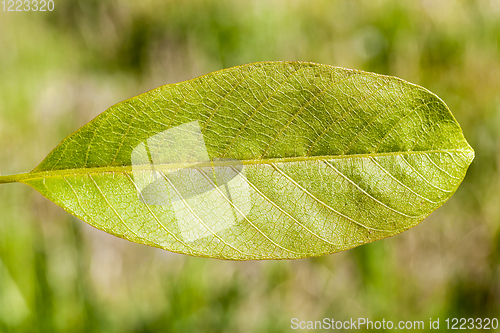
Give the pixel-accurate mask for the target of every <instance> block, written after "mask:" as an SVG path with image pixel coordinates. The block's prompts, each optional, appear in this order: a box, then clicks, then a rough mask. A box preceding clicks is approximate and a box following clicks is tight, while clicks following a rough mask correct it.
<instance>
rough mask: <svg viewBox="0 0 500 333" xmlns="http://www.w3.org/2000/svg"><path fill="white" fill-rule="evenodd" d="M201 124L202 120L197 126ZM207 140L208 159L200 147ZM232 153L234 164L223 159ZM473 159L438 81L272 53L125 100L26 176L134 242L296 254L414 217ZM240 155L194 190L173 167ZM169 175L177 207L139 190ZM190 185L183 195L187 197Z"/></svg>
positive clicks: (443, 194) (448, 189) (434, 203)
mask: <svg viewBox="0 0 500 333" xmlns="http://www.w3.org/2000/svg"><path fill="white" fill-rule="evenodd" d="M193 122H197V123H196V126H198V127H197V129H196V130H195V129H188V130H186V128H187V127H186V124H192V123H193ZM173 129H177V132H176V133H181V132H182V131H184V133H188V135H187V136H182V135H181V136H179V134H175V135H174V134H172V133H173V132H172V130H173ZM181 129H182V131H181ZM168 131H170V132H168ZM179 131H180V132H179ZM167 132H168V133H167ZM158 133H166V134H163V136H161V140H160V141H161V142H160V141H158V142H159V143H155V141H154V140H153V141H151V138H154V137H155V135H158ZM176 135H177V136H176ZM179 138H181V139H180V141H179ZM189 138H190V139H189ZM148 140H149V141H148ZM190 140H191V141H190ZM196 140H202V142H203V144H199V143H197V142H198V141H196ZM150 141H151V142H150ZM167 141H168V142H167ZM141 142H149V146H150V148H152V149H150V150H151V151H152V152H151V151H150V152H149V153H147V154H149V155H147V154H146V150H143V151H144V153H143V155H144V156H143V158H142V160H141V161H142V162H140V163H142V164H141V165H140V168H139V169H137V168H135V171H134V166H133V165H132V164H133V163H132V161H131V154H133V150H134V149H135V148H136V147H138V146H139V145H140V144H141ZM178 142H182V143H183V144H184V146H185V147H188V148H182V145H179V144H178ZM193 142H194V143H193ZM198 146H200V147H201V146H203V149H205V151H206V156H208V157H203V158H202V157H200V156H202V155H203V154H202V155H200V153H193V152H196V151H197V149H198V148H196V147H198ZM165 147H167V148H165ZM168 147H170V148H168ZM165 151H169V152H170V153H165ZM179 151H180V153H179ZM172 152H176V153H177V154H178V155H179V156H177V157H174V156H173V155H172V154H171V153H172ZM146 155H147V156H149V157H148V158H149V160H148V159H147V158H146ZM164 155H165V156H164ZM167 155H168V157H167ZM181 155H182V156H181ZM141 156H142V155H141ZM203 156H205V155H203ZM225 157H229V158H231V159H233V162H227V161H226V162H220V161H217V159H220V158H225ZM193 158H194V159H193ZM154 159H156V160H155V162H154V163H153V160H154ZM190 159H191V160H190ZM472 159H473V150H472V148H470V146H469V145H468V144H467V142H466V141H465V138H464V137H463V134H462V132H461V129H460V127H459V125H458V123H457V122H456V120H455V119H454V117H453V115H452V114H451V113H450V111H449V110H448V108H447V107H446V105H445V104H444V102H442V101H441V100H440V99H439V98H438V97H437V96H435V95H434V94H432V93H430V92H428V91H427V90H425V89H424V88H421V87H418V86H415V85H412V84H410V83H407V82H405V81H403V80H400V79H397V78H392V77H385V76H381V75H376V74H371V73H365V72H361V71H354V70H346V69H342V68H337V67H331V66H325V65H317V64H311V63H299V62H293V63H286V62H270V63H256V64H249V65H244V66H240V67H236V68H230V69H226V70H223V71H219V72H215V73H211V74H208V75H206V76H203V77H200V78H196V79H193V80H190V81H186V82H181V83H178V84H174V85H167V86H163V87H159V88H157V89H155V90H152V91H150V92H148V93H145V94H142V95H139V96H137V97H134V98H132V99H130V100H127V101H125V102H122V103H119V104H117V105H115V106H113V107H111V108H110V109H108V110H107V111H106V112H104V113H103V114H101V115H100V116H98V117H97V118H96V119H94V120H93V121H92V122H90V123H89V124H87V125H85V126H84V127H82V128H81V129H80V130H78V131H77V132H75V133H74V134H72V135H71V136H69V137H68V138H67V139H65V140H64V141H63V142H62V143H61V144H60V145H59V146H58V147H57V148H56V149H55V150H54V151H53V152H52V153H51V154H49V156H48V157H47V158H46V159H45V160H44V161H43V162H42V163H41V164H40V165H39V166H38V167H37V168H36V169H35V170H33V172H32V173H31V174H29V175H27V176H26V178H25V179H23V180H22V181H23V182H25V183H27V184H29V185H31V186H32V187H34V188H35V189H37V190H39V191H40V192H41V193H42V194H43V195H45V196H46V197H48V198H49V199H51V200H52V201H54V202H56V203H57V204H59V205H61V206H62V207H63V208H64V209H66V210H67V211H69V212H70V213H71V214H73V215H75V216H77V217H79V218H81V219H82V220H84V221H86V222H89V223H90V224H91V225H93V226H95V227H97V228H99V229H101V230H105V231H107V232H109V233H112V234H114V235H117V236H119V237H123V238H126V239H129V240H131V241H135V242H138V243H144V244H148V245H152V246H156V247H160V248H164V249H168V250H170V251H174V252H179V253H186V254H191V255H198V256H206V257H216V258H223V259H236V260H245V259H291V258H302V257H308V256H316V255H322V254H327V253H333V252H338V251H341V250H345V249H348V248H351V247H354V246H357V245H360V244H364V243H367V242H370V241H373V240H376V239H380V238H384V237H388V236H392V235H394V234H397V233H399V232H402V231H404V230H407V229H409V228H411V227H412V226H414V225H416V224H418V223H419V222H420V221H421V220H423V218H425V217H426V216H427V215H429V214H430V213H431V212H432V211H434V210H435V209H436V208H437V207H439V206H440V205H441V204H442V203H443V202H444V201H446V200H447V199H448V198H449V197H450V196H451V195H452V194H453V193H454V192H455V190H456V189H457V187H458V185H459V184H460V182H461V180H462V179H463V177H464V176H465V172H466V170H467V167H468V165H469V164H470V163H471V161H472ZM234 160H239V161H240V162H241V164H242V165H243V167H242V170H241V171H240V172H239V173H234V174H235V176H233V178H231V179H230V180H228V181H226V183H224V184H223V185H224V186H226V187H224V186H223V185H217V186H215V185H216V183H215V182H213V181H212V178H210V177H213V176H211V175H209V174H205V175H203V174H202V173H201V174H200V175H198V176H196V177H195V178H193V179H196V183H200V184H201V183H205V187H206V189H207V190H205V192H201V191H200V192H199V193H198V192H196V193H195V194H196V195H197V197H196V198H194V199H193V198H190V197H189V196H187V197H186V195H185V193H184V195H181V194H182V193H181V192H182V189H183V188H184V189H185V188H186V186H188V185H181V187H180V188H181V191H180V192H179V190H176V185H175V184H177V183H176V182H175V180H174V181H172V179H173V178H172V177H174V178H175V176H172V170H193V171H192V172H191V171H185V173H186V175H194V174H196V172H197V171H196V168H198V170H205V169H203V168H206V167H207V166H208V165H211V166H212V169H213V171H214V172H216V171H217V170H218V172H225V173H227V172H231V171H230V169H231V168H234V165H233V164H234V163H235V162H234ZM147 161H151V165H152V166H153V167H154V169H155V170H159V171H155V172H157V173H158V174H156V173H151V170H149V169H148V165H147V164H148V162H147ZM457 161H458V162H457ZM193 163H194V165H193ZM200 163H201V164H200ZM203 163H205V166H204V164H203ZM224 163H226V164H225V165H224ZM231 163H233V164H231ZM141 168H142V169H141ZM139 175H141V176H139ZM155 175H157V176H158V175H163V181H161V182H162V184H164V185H162V186H166V187H165V188H168V190H167V189H164V190H161V191H163V192H162V193H163V194H162V196H163V197H169V198H170V199H169V200H170V201H169V205H170V206H168V207H167V204H166V203H164V205H165V207H164V206H161V205H149V204H146V203H145V202H147V200H146V201H144V199H143V201H141V200H140V199H139V197H140V196H141V195H142V193H141V191H142V188H141V186H142V185H141V184H139V185H137V184H135V183H134V178H137V179H146V178H148V177H149V178H151V177H155ZM165 175H166V176H165ZM141 177H142V178H141ZM144 177H146V178H144ZM190 177H193V176H190ZM188 178H189V177H188ZM151 179H152V178H151ZM214 179H217V177H215V178H214ZM235 179H236V180H235ZM179 181H180V182H181V183H182V181H183V180H182V179H181V178H179ZM147 182H148V181H147V180H146V181H145V183H147ZM210 183H212V184H210ZM245 184H246V185H245ZM228 186H229V187H228ZM231 186H233V187H234V188H232V189H231ZM235 186H236V187H235ZM188 187H189V186H188ZM117 188H119V191H117V190H116V189H117ZM242 189H243V190H242ZM157 191H160V190H157ZM169 191H170V192H169ZM176 192H177V197H179V198H181V199H182V200H180V201H176V202H174V201H175V200H174V201H172V200H173V199H172V198H173V197H175V196H176V194H175V193H176ZM184 192H185V191H184ZM118 193H119V194H118ZM138 193H139V197H138ZM235 195H236V196H235ZM232 196H235V197H234V198H233V197H232ZM82 198H83V199H82ZM108 198H111V199H109V200H108ZM203 200H204V201H203ZM238 200H239V201H238ZM110 201H112V202H110ZM211 202H216V203H217V204H216V205H215V206H214V205H213V204H211ZM346 202H347V203H348V204H344V203H346ZM249 203H251V204H249ZM211 205H212V206H213V207H212V206H211ZM249 205H250V206H251V208H249ZM115 206H116V207H115ZM207 207H211V208H210V209H208V208H207ZM217 209H218V210H219V211H218V212H219V214H218V215H217V214H214V213H213V212H209V210H213V211H217ZM96 212H98V214H96ZM123 214H124V216H122V215H123ZM194 220H196V221H198V222H197V223H193V221H194ZM127 221H130V222H127ZM128 224H131V225H128Z"/></svg>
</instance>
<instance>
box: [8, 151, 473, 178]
mask: <svg viewBox="0 0 500 333" xmlns="http://www.w3.org/2000/svg"><path fill="white" fill-rule="evenodd" d="M433 153H462V154H467V153H473V150H471V149H439V150H421V151H400V152H387V153H366V154H351V155H322V156H298V157H279V158H267V159H248V160H229V161H207V162H196V163H169V164H155V168H156V169H158V170H179V169H186V168H203V167H212V166H218V167H223V166H235V165H241V164H243V165H258V164H268V165H271V164H273V163H288V162H308V161H325V160H326V161H331V160H338V159H348V158H365V157H379V156H402V155H419V154H433ZM141 170H148V171H150V170H151V165H150V164H147V165H143V166H142V167H141V166H134V170H132V166H131V165H124V166H104V167H93V168H74V169H62V170H48V171H38V172H26V173H21V174H15V175H6V176H0V184H2V183H13V182H23V181H28V180H33V179H39V178H50V177H57V176H67V175H78V174H84V175H88V174H99V173H108V172H110V173H118V172H127V173H131V172H136V171H141Z"/></svg>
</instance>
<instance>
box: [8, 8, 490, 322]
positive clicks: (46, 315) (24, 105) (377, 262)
mask: <svg viewBox="0 0 500 333" xmlns="http://www.w3.org/2000/svg"><path fill="white" fill-rule="evenodd" d="M261 60H303V61H313V62H318V63H325V64H331V65H338V66H344V67H350V68H357V69H363V70H367V71H374V72H377V73H381V74H388V75H395V76H399V77H401V78H403V79H406V80H408V81H410V82H414V83H417V84H419V85H422V86H424V87H426V88H428V89H430V90H431V91H433V92H435V93H436V94H437V95H439V96H440V97H441V98H442V99H443V100H444V101H445V102H446V103H447V104H448V106H449V107H450V109H451V110H452V111H453V113H454V115H455V116H456V118H457V120H458V121H459V123H460V124H461V125H462V128H463V130H464V133H465V136H466V138H467V139H468V140H469V142H470V144H471V145H472V146H473V147H474V149H475V150H476V159H475V161H474V162H473V164H472V166H471V168H470V170H469V172H468V175H467V177H466V179H465V181H464V183H463V184H462V186H461V187H460V188H459V190H458V192H457V193H456V195H455V196H453V198H452V199H450V201H449V202H447V203H446V204H445V205H444V206H443V207H442V208H440V209H439V210H438V211H436V212H435V213H433V214H432V215H431V216H430V217H429V218H428V219H426V220H425V221H424V222H423V223H422V224H421V225H419V226H417V227H415V228H414V229H412V230H410V231H407V232H405V233H403V234H401V235H398V236H396V237H393V238H390V239H386V240H383V241H379V242H375V243H372V244H368V245H365V246H361V247H359V248H356V249H354V250H350V251H347V252H344V253H339V254H335V255H330V256H325V257H321V258H313V259H306V260H299V261H282V262H224V261H219V260H211V259H200V258H192V257H187V256H182V255H176V254H172V253H168V252H165V251H162V250H157V249H153V248H148V247H146V246H141V245H137V244H133V243H129V242H127V241H124V240H121V239H117V238H115V237H113V236H110V235H107V234H105V233H103V232H100V231H97V230H95V229H93V228H91V227H90V226H88V225H86V224H85V223H83V222H81V221H79V220H77V219H75V218H73V217H71V216H70V215H68V214H66V213H65V212H64V211H62V209H60V208H59V207H57V206H55V205H54V204H52V203H51V202H49V201H47V200H46V199H44V198H43V197H41V196H40V195H39V194H38V193H36V192H35V191H33V190H31V189H30V188H28V187H27V186H23V185H21V184H13V185H9V186H2V187H1V189H0V260H1V261H0V331H2V332H156V331H164V332H288V331H290V319H291V318H294V317H296V318H299V319H300V320H321V319H322V318H323V317H330V318H331V317H333V318H335V319H339V320H348V319H349V318H351V317H352V318H358V317H369V318H371V319H373V320H381V319H382V318H385V319H386V320H393V321H398V320H424V321H425V322H426V323H427V320H428V318H431V317H432V318H438V317H440V318H442V319H441V321H442V320H444V319H445V318H446V317H460V316H465V317H482V318H484V317H492V316H497V317H498V316H499V314H500V245H499V244H500V227H499V226H500V223H499V222H500V205H499V204H498V203H499V202H500V187H499V185H500V178H499V174H498V166H499V163H500V157H499V156H500V154H499V151H500V134H499V133H500V95H499V94H498V92H499V91H500V1H498V0H491V1H486V0H485V1H455V2H451V1H450V2H449V1H427V0H425V1H405V2H403V1H397V0H394V1H389V0H387V1H385V0H377V1H368V0H365V1H358V2H354V1H348V0H344V1H326V0H317V1H314V2H311V1H299V0H295V1H287V2H284V1H277V0H275V1H208V0H206V1H205V0H193V1H184V2H182V3H181V2H178V1H172V0H171V1H159V0H158V1H154V0H143V1H139V2H135V1H131V0H130V1H122V2H119V3H118V2H115V1H110V0H101V1H98V0H88V1H83V0H82V1H80V0H65V1H55V10H54V11H53V12H50V13H48V12H47V13H9V12H0V142H1V143H2V148H1V149H0V170H1V172H2V173H3V174H8V173H17V172H21V171H28V170H30V169H32V168H34V167H35V166H36V165H37V163H39V162H40V161H41V160H42V159H43V158H44V157H45V156H46V155H47V153H49V152H50V150H51V149H52V148H54V147H55V146H56V145H57V144H58V143H59V142H60V141H61V140H62V139H63V138H64V137H66V136H67V135H69V134H71V133H72V132H73V131H74V130H76V129H77V128H78V127H80V126H82V125H84V124H85V123H86V122H88V121H89V120H91V119H92V118H93V117H95V116H96V115H97V114H99V113H100V112H102V111H104V110H105V109H106V108H107V107H109V106H110V105H112V104H114V103H116V102H119V101H121V100H124V99H126V98H129V97H132V96H135V95H137V94H139V93H141V92H144V91H146V90H149V89H152V88H155V87H157V86H159V85H163V84H166V83H172V82H178V81H181V80H185V79H189V78H192V77H196V76H199V75H202V74H205V73H208V72H210V71H214V70H218V69H221V68H224V67H230V66H234V65H239V64H243V63H248V62H255V61H261Z"/></svg>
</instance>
